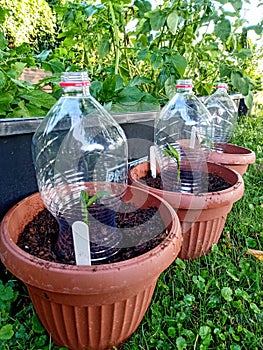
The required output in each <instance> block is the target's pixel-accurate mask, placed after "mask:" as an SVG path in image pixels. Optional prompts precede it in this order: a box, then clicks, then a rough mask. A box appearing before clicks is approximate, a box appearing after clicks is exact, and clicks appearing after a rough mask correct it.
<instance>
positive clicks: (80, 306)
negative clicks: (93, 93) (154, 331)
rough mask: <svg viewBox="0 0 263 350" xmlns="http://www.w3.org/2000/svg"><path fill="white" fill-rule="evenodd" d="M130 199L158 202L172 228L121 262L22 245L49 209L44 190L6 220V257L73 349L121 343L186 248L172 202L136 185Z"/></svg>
mask: <svg viewBox="0 0 263 350" xmlns="http://www.w3.org/2000/svg"><path fill="white" fill-rule="evenodd" d="M124 200H125V201H127V202H131V203H133V204H134V205H136V206H137V207H138V208H147V207H149V206H156V207H157V208H158V211H159V212H160V215H161V217H162V220H163V222H164V224H165V226H166V227H167V230H168V232H169V233H168V235H167V237H166V238H165V239H164V240H163V241H162V243H161V244H159V245H158V246H156V247H155V248H154V249H152V250H150V251H149V252H147V253H145V254H142V255H140V256H138V257H135V258H132V259H129V260H126V261H121V262H118V263H112V264H103V265H92V266H76V265H65V264H59V263H53V262H49V261H45V260H42V259H39V258H37V257H34V256H32V255H30V254H28V253H26V252H25V251H23V250H22V249H20V248H19V247H18V246H17V244H16V242H17V240H18V237H19V235H20V234H21V232H22V231H23V229H24V227H25V226H26V225H27V224H28V223H29V222H31V221H32V219H33V218H34V217H35V216H36V215H37V214H38V213H39V212H40V211H41V210H43V208H44V204H43V202H42V200H41V198H40V195H39V193H36V194H33V195H31V196H29V197H27V198H25V199H24V200H22V201H21V202H19V203H18V204H17V205H15V206H14V207H13V208H11V209H10V210H9V212H8V213H7V214H6V215H5V217H4V219H3V221H2V223H1V227H0V230H1V235H0V257H1V259H2V262H3V264H4V265H5V266H6V268H7V269H8V270H9V271H10V272H11V273H13V274H14V275H15V276H16V277H17V278H19V279H21V280H22V281H23V282H24V283H25V284H26V286H27V288H28V292H29V295H30V298H31V300H32V303H33V305H34V307H35V310H36V312H37V314H38V316H39V318H40V320H41V322H42V323H43V325H44V327H45V328H46V330H47V331H48V332H49V333H50V334H51V337H52V339H53V340H54V342H55V344H57V345H58V346H63V347H67V348H69V349H71V350H84V349H90V350H102V349H112V347H113V346H119V345H120V344H121V343H122V342H124V341H125V340H126V339H127V338H128V337H130V335H131V334H132V333H133V332H134V331H135V330H136V329H137V327H138V326H139V324H140V322H141V320H142V318H143V316H144V314H145V312H146V310H147V308H148V306H149V304H150V302H151V298H152V295H153V292H154V289H155V286H156V282H157V279H158V277H159V275H160V274H161V273H162V272H163V271H164V270H165V269H166V268H167V267H168V266H169V265H170V264H171V263H172V262H173V261H174V260H175V258H176V257H177V255H178V252H179V251H180V248H181V243H182V236H181V228H180V223H179V220H178V217H177V215H176V214H175V212H174V210H173V208H172V207H171V206H170V205H169V204H168V203H167V202H165V201H164V200H163V199H161V198H159V197H157V196H156V195H154V194H150V193H149V192H148V191H144V190H142V189H139V188H134V187H130V186H129V187H128V189H127V192H126V195H125V198H124Z"/></svg>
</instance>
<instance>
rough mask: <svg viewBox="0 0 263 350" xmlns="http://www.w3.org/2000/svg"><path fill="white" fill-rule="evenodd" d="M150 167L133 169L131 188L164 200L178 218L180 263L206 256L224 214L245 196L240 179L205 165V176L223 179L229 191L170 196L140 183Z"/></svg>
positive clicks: (236, 173) (170, 194)
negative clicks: (229, 185) (209, 174)
mask: <svg viewBox="0 0 263 350" xmlns="http://www.w3.org/2000/svg"><path fill="white" fill-rule="evenodd" d="M149 170H150V163H149V162H144V163H141V164H138V165H137V166H135V167H134V168H132V169H131V170H130V172H129V179H130V183H131V184H132V185H133V186H138V187H140V188H144V189H146V188H147V189H148V191H150V192H151V193H154V194H156V195H158V196H159V197H160V198H164V199H165V200H166V201H167V202H169V203H170V204H171V205H172V207H173V208H174V209H175V210H176V212H177V215H178V217H179V220H180V223H181V227H182V234H183V244H182V249H181V251H180V253H179V255H178V257H180V258H181V259H196V258H200V257H201V256H202V255H204V254H206V253H208V252H209V251H210V249H211V247H212V245H213V244H216V243H217V242H218V240H219V238H220V236H221V234H222V231H223V228H224V225H225V221H226V217H227V214H228V213H229V212H230V210H231V209H232V205H233V203H234V202H236V201H238V200H239V199H240V198H241V197H242V196H243V193H244V182H243V179H242V176H241V175H240V174H239V173H238V172H236V171H234V170H232V169H229V168H226V167H224V166H221V165H218V164H214V163H207V172H208V173H211V174H215V175H218V176H220V177H221V178H223V179H224V180H225V181H226V182H228V183H229V184H231V187H230V188H228V189H225V190H222V191H218V192H205V193H201V194H196V195H195V194H192V193H181V192H170V191H164V190H161V189H156V188H153V187H149V186H147V185H146V184H145V183H144V182H142V181H139V180H140V179H141V178H143V177H144V176H146V175H147V173H148V171H149Z"/></svg>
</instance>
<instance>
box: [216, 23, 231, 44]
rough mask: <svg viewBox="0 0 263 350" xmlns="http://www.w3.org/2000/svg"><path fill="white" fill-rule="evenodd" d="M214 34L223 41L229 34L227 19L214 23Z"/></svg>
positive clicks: (229, 24) (229, 25)
mask: <svg viewBox="0 0 263 350" xmlns="http://www.w3.org/2000/svg"><path fill="white" fill-rule="evenodd" d="M214 33H215V35H216V36H217V37H219V38H220V39H221V40H222V41H225V40H226V39H227V38H228V37H229V35H230V34H231V23H230V21H229V20H228V19H225V18H224V19H223V20H221V21H219V22H217V23H215V28H214Z"/></svg>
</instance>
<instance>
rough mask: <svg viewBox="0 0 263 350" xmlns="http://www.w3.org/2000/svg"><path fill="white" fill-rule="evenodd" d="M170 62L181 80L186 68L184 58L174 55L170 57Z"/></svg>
mask: <svg viewBox="0 0 263 350" xmlns="http://www.w3.org/2000/svg"><path fill="white" fill-rule="evenodd" d="M172 62H173V64H174V66H175V68H176V70H177V72H178V73H179V74H180V77H181V78H182V77H183V76H184V72H185V69H186V67H187V60H186V59H185V58H184V56H181V55H174V56H172Z"/></svg>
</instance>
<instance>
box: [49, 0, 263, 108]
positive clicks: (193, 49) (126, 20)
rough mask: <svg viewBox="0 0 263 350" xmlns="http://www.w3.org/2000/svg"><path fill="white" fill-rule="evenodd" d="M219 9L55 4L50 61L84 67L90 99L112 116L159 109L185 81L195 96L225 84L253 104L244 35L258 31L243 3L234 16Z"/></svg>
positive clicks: (181, 2) (218, 5) (178, 4)
mask: <svg viewBox="0 0 263 350" xmlns="http://www.w3.org/2000/svg"><path fill="white" fill-rule="evenodd" d="M224 3H225V2H222V1H215V2H214V1H209V0H203V1H198V2H196V1H185V0H178V1H174V2H172V3H171V2H170V1H168V0H164V1H163V3H162V4H161V5H159V6H157V7H156V8H154V9H153V8H152V5H151V3H150V2H148V1H147V0H136V1H135V2H134V3H133V4H130V2H129V1H126V0H122V1H108V0H104V1H102V2H101V3H100V4H97V3H96V2H91V3H90V2H89V3H87V2H85V1H84V2H83V1H76V0H75V1H73V2H68V3H66V4H65V5H64V6H59V5H58V6H54V10H55V11H56V12H57V14H58V16H59V19H60V27H59V35H58V37H59V39H60V40H61V41H60V45H59V46H58V47H57V48H56V50H55V51H54V54H53V56H52V57H53V59H54V58H59V57H62V56H63V62H64V63H65V64H66V65H67V64H68V65H72V64H75V65H77V66H79V67H85V68H86V69H87V70H88V71H89V72H90V73H91V76H92V80H93V82H92V87H91V91H92V94H93V95H94V96H95V97H96V98H97V99H99V100H100V101H101V102H103V103H111V107H112V108H113V109H114V110H117V111H123V110H127V109H128V110H131V111H139V110H145V109H148V110H152V109H158V108H159V107H160V106H162V105H163V104H164V103H165V102H166V101H167V99H169V98H171V96H173V94H174V93H175V82H176V80H177V79H179V78H182V77H185V76H187V77H189V78H192V79H193V81H194V82H195V89H196V92H197V93H198V94H200V95H208V94H210V93H211V91H212V89H213V88H214V85H215V82H216V81H217V80H218V79H220V80H225V81H226V82H228V84H229V86H230V87H231V90H232V91H234V92H235V91H239V92H241V93H242V94H243V95H244V96H246V100H247V102H248V104H249V105H251V102H252V101H251V98H252V90H253V89H254V83H253V81H252V80H251V79H250V78H249V76H247V75H246V72H248V71H249V67H250V68H251V58H252V57H253V55H254V52H253V49H254V47H253V46H252V45H251V44H250V41H249V40H248V32H249V31H256V32H257V34H260V33H262V28H261V27H260V26H252V27H251V26H250V27H249V26H246V21H245V19H243V18H241V10H242V5H243V4H242V2H241V1H239V2H238V3H237V2H235V1H233V2H231V3H232V6H233V11H232V12H231V11H229V10H225V8H224ZM212 25H213V26H214V28H213V26H212ZM211 28H213V29H211ZM260 28H261V29H260Z"/></svg>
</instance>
